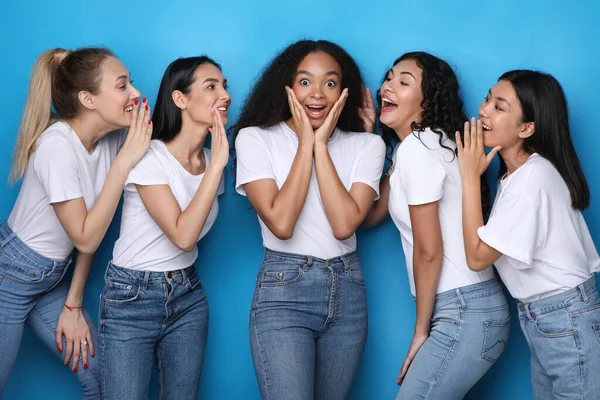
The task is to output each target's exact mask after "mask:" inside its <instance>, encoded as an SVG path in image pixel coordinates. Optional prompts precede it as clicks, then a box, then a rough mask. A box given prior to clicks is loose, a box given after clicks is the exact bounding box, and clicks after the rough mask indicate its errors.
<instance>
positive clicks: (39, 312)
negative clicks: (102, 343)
mask: <svg viewBox="0 0 600 400" xmlns="http://www.w3.org/2000/svg"><path fill="white" fill-rule="evenodd" d="M70 262H71V258H70V257H69V258H68V259H66V260H63V261H54V260H50V259H48V258H46V257H43V256H42V255H40V254H38V253H36V252H35V251H33V250H31V249H30V248H29V247H28V246H27V245H26V244H25V243H23V242H22V241H21V240H20V239H19V238H18V237H17V235H16V234H15V233H14V232H13V231H12V230H11V229H10V227H9V226H8V224H7V223H3V224H1V225H0V398H1V397H2V392H3V391H4V388H5V387H6V384H7V382H8V378H9V376H10V372H11V370H12V368H13V366H14V364H15V360H16V359H17V354H18V352H19V346H20V344H21V337H22V336H23V329H24V326H25V325H27V326H28V327H29V328H31V329H32V330H33V331H34V332H35V334H36V335H37V336H38V337H39V338H40V339H41V340H42V342H44V344H46V345H47V346H48V347H49V348H50V350H51V351H52V353H54V354H56V355H57V357H59V358H60V359H61V360H64V356H65V351H66V350H65V348H66V346H65V341H64V337H63V346H62V347H63V352H62V353H59V352H58V349H57V348H56V325H57V323H58V317H59V316H60V313H61V312H62V310H63V306H64V304H65V301H66V299H67V294H68V292H69V282H67V281H64V280H63V279H62V278H63V276H64V274H65V272H66V270H67V267H68V266H69V264H70ZM84 315H85V318H86V320H87V323H88V325H89V326H90V330H91V332H92V340H94V343H97V329H96V325H95V324H94V323H93V322H92V319H91V318H90V316H89V315H88V314H87V313H85V312H84ZM69 365H71V364H69ZM56 366H57V367H58V366H59V364H58V363H57V364H56ZM62 368H64V367H62ZM76 375H77V378H78V379H79V381H80V383H81V387H82V390H83V398H84V399H99V398H100V389H101V384H100V362H99V359H98V357H95V358H94V357H89V358H88V368H87V369H84V368H83V361H82V359H81V358H80V359H79V363H78V366H77V374H76Z"/></svg>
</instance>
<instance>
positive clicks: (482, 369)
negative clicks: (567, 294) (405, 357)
mask: <svg viewBox="0 0 600 400" xmlns="http://www.w3.org/2000/svg"><path fill="white" fill-rule="evenodd" d="M509 322H510V313H509V309H508V304H507V302H506V298H505V296H504V292H503V291H502V287H501V286H500V284H499V283H498V280H497V279H496V278H494V279H491V280H489V281H486V282H481V283H477V284H474V285H469V286H463V287H460V288H457V289H453V290H449V291H447V292H444V293H440V294H438V295H437V296H436V300H435V306H434V310H433V316H432V319H431V332H430V334H429V338H428V339H427V340H426V341H425V343H424V344H423V346H422V347H421V348H420V349H419V351H418V352H417V355H416V357H415V359H414V360H413V362H412V364H411V365H410V367H409V369H408V372H407V374H406V376H405V378H404V382H403V383H402V386H401V387H400V391H399V392H398V396H397V397H396V399H397V400H400V399H402V400H404V399H406V400H409V399H410V400H413V399H431V400H455V399H462V398H463V397H464V396H465V395H466V394H467V392H468V391H469V390H470V389H471V388H472V387H473V386H474V385H475V383H477V381H478V380H479V379H480V378H481V377H482V376H483V375H484V374H485V373H486V372H487V371H488V369H489V368H490V367H491V366H492V364H494V362H495V361H496V359H498V357H499V356H500V354H502V352H503V351H504V347H505V345H506V342H507V340H508V333H509V330H510V324H509ZM400 361H402V360H400ZM399 365H400V364H399Z"/></svg>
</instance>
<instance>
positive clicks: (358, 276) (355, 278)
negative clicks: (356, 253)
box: [346, 263, 365, 286]
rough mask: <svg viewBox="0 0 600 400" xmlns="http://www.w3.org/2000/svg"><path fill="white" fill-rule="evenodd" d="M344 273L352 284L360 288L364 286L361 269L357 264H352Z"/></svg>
mask: <svg viewBox="0 0 600 400" xmlns="http://www.w3.org/2000/svg"><path fill="white" fill-rule="evenodd" d="M346 273H347V274H348V277H349V278H350V280H351V281H352V282H354V283H356V284H357V285H360V286H365V277H364V276H363V272H362V267H361V265H360V264H359V263H354V264H352V265H350V266H349V267H347V268H346Z"/></svg>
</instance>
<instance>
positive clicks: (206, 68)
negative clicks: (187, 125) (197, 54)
mask: <svg viewBox="0 0 600 400" xmlns="http://www.w3.org/2000/svg"><path fill="white" fill-rule="evenodd" d="M182 98H183V99H182V100H183V101H182V117H183V119H184V121H185V120H186V119H189V120H191V121H192V122H193V123H195V124H202V125H208V126H210V125H212V108H213V107H215V108H216V109H217V110H218V112H219V114H221V118H222V120H223V124H224V125H225V124H227V119H228V118H227V117H228V111H229V106H230V104H231V97H230V96H229V93H227V80H226V79H225V78H224V77H223V74H222V73H221V70H220V69H219V68H217V67H216V66H214V65H213V64H210V63H205V64H202V65H200V66H199V67H198V68H196V72H194V83H192V84H191V85H190V87H189V91H188V93H187V94H182Z"/></svg>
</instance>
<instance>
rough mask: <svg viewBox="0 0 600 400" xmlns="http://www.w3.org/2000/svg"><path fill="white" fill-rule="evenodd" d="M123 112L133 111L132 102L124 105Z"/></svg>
mask: <svg viewBox="0 0 600 400" xmlns="http://www.w3.org/2000/svg"><path fill="white" fill-rule="evenodd" d="M125 112H128V113H130V112H133V104H132V105H129V106H127V107H125Z"/></svg>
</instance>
